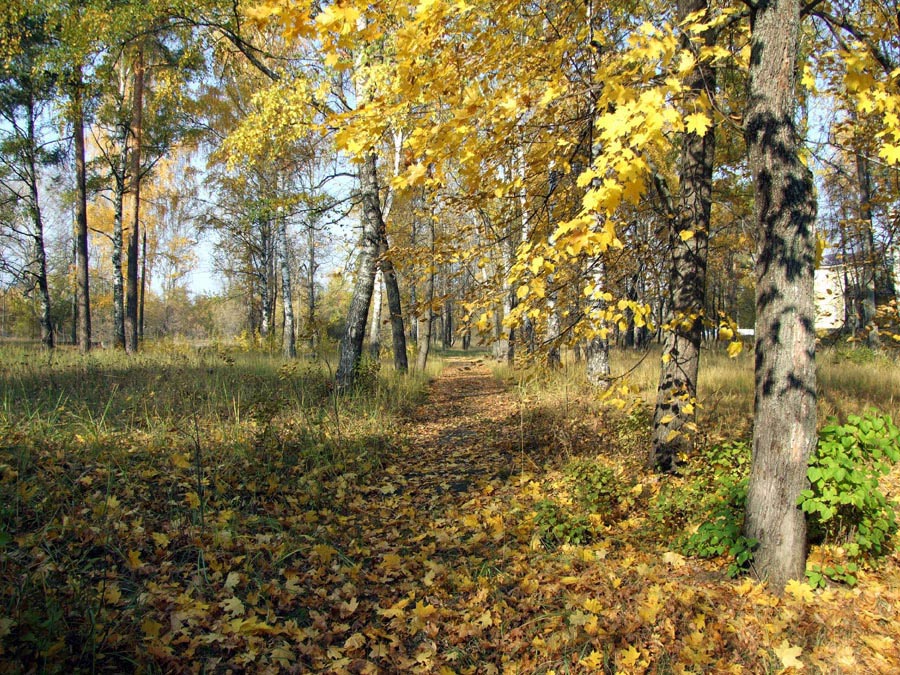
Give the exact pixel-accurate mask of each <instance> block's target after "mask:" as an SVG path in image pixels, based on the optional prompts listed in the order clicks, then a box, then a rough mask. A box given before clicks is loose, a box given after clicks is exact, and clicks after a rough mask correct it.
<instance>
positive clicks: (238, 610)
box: [219, 597, 246, 618]
mask: <svg viewBox="0 0 900 675" xmlns="http://www.w3.org/2000/svg"><path fill="white" fill-rule="evenodd" d="M219 605H220V606H221V607H222V609H223V610H224V611H225V613H226V614H230V615H231V617H232V618H236V617H239V616H244V612H245V611H246V610H245V609H244V603H243V602H241V600H240V598H238V597H230V598H228V599H227V600H223V601H222V602H220V603H219Z"/></svg>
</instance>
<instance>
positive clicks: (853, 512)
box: [798, 411, 900, 583]
mask: <svg viewBox="0 0 900 675" xmlns="http://www.w3.org/2000/svg"><path fill="white" fill-rule="evenodd" d="M898 459H900V431H898V429H897V427H896V426H894V423H893V421H892V420H891V418H890V417H889V416H887V415H879V414H878V413H877V412H875V411H871V412H868V413H866V414H865V415H864V416H862V417H859V416H857V415H850V416H849V417H848V418H847V423H846V424H838V423H837V421H836V420H834V419H832V420H830V424H828V426H826V427H824V428H823V429H822V431H821V432H820V434H819V443H818V447H817V448H816V453H815V455H814V457H813V458H812V459H811V460H810V465H809V469H808V471H807V476H808V478H809V482H810V487H809V488H808V489H806V490H804V491H803V492H802V493H801V494H800V499H799V502H798V503H799V505H800V508H801V509H803V511H804V512H805V513H807V514H809V520H810V535H811V537H812V538H813V540H814V541H823V542H826V543H841V544H844V545H845V548H846V551H847V556H848V558H850V559H851V560H856V559H863V558H872V557H878V556H882V555H884V554H886V553H887V552H888V550H889V549H888V544H889V540H890V538H891V537H892V536H893V535H894V533H896V532H897V517H896V513H895V511H894V509H895V506H896V503H895V502H894V501H893V500H890V499H888V498H887V496H885V494H884V493H883V492H882V491H881V490H880V488H879V478H880V477H881V476H884V475H885V474H887V473H888V472H889V471H890V468H891V466H892V465H893V464H894V463H895V462H896V461H897V460H898ZM828 571H829V570H828V569H827V568H826V569H823V570H821V572H822V574H823V576H826V577H829V578H834V579H836V580H842V581H848V579H845V578H841V577H846V576H847V570H844V569H842V570H834V574H829V573H828ZM855 571H856V570H855V568H854V569H853V570H850V572H855ZM851 576H852V574H851ZM811 580H812V579H811ZM853 581H854V582H855V577H853ZM851 583H852V582H851Z"/></svg>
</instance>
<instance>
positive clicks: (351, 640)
mask: <svg viewBox="0 0 900 675" xmlns="http://www.w3.org/2000/svg"><path fill="white" fill-rule="evenodd" d="M365 644H366V636H365V635H363V634H362V633H354V634H353V635H351V636H350V637H348V638H347V640H346V641H345V642H344V649H359V648H360V647H362V646H364V645H365Z"/></svg>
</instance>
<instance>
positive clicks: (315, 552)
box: [311, 544, 337, 565]
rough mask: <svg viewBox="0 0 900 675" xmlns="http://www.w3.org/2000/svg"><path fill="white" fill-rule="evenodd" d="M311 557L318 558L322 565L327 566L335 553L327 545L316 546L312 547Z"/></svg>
mask: <svg viewBox="0 0 900 675" xmlns="http://www.w3.org/2000/svg"><path fill="white" fill-rule="evenodd" d="M311 555H312V556H314V557H316V558H318V559H319V560H320V561H321V562H322V564H323V565H327V564H328V563H330V562H331V560H332V559H333V558H334V556H336V555H337V551H336V550H335V549H334V547H332V546H329V545H328V544H316V545H315V546H313V547H312V552H311Z"/></svg>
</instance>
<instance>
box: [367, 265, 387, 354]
mask: <svg viewBox="0 0 900 675" xmlns="http://www.w3.org/2000/svg"><path fill="white" fill-rule="evenodd" d="M383 288H384V272H383V271H382V269H381V266H380V265H379V266H378V268H377V269H376V271H375V285H374V286H373V288H372V319H371V321H369V354H370V355H371V356H372V358H373V359H374V360H376V361H377V360H378V359H379V358H381V305H382V304H383V303H382V298H381V294H382V289H383Z"/></svg>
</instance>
